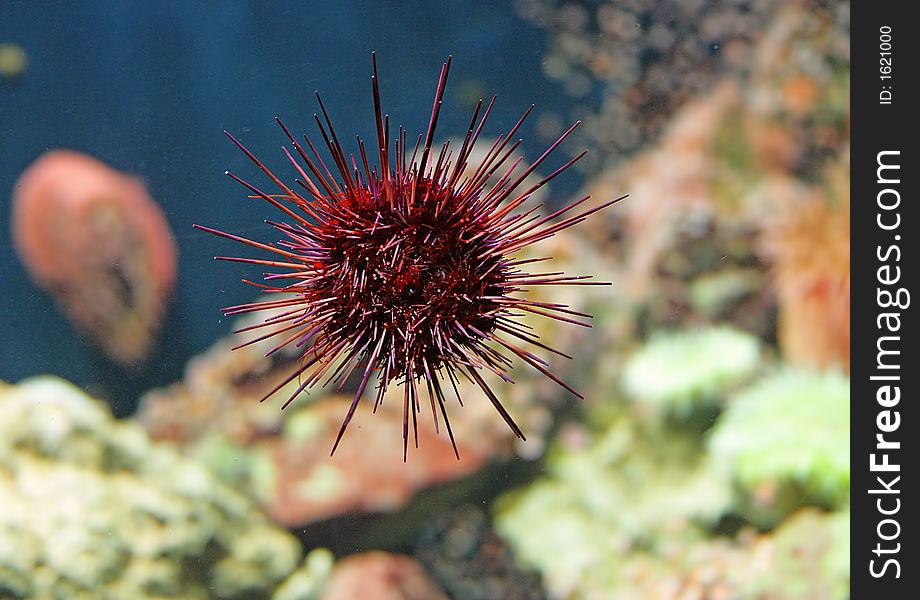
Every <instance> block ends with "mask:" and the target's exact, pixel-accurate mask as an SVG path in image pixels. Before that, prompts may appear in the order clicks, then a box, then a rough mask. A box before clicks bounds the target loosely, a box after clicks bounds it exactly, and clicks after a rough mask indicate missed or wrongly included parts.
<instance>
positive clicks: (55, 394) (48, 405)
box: [0, 377, 302, 598]
mask: <svg viewBox="0 0 920 600" xmlns="http://www.w3.org/2000/svg"><path fill="white" fill-rule="evenodd" d="M301 553H302V550H301V548H300V544H299V543H298V542H297V540H296V539H295V538H294V537H293V536H291V535H290V534H288V533H287V532H285V531H283V530H280V529H278V528H276V527H275V526H273V525H272V524H271V523H270V522H269V521H268V520H267V519H266V518H265V517H264V516H263V515H262V514H261V513H260V512H259V511H258V510H257V509H256V508H255V507H254V506H253V505H252V503H251V502H250V501H249V500H247V499H246V498H244V497H243V496H241V495H240V494H239V493H238V492H235V491H233V490H232V489H230V488H228V487H227V486H225V485H223V484H221V483H220V482H219V481H218V480H217V479H216V478H215V477H214V476H213V475H211V474H210V473H209V472H208V471H207V470H206V469H205V468H204V467H201V466H199V465H198V464H196V463H194V462H191V461H189V460H187V459H184V458H182V457H180V456H179V455H178V454H177V453H176V452H175V451H174V450H173V449H171V448H169V447H167V446H164V445H162V444H154V443H151V442H150V441H149V440H148V438H147V436H146V434H144V432H143V431H142V430H141V429H140V428H139V427H137V426H136V425H133V424H130V423H124V422H116V421H115V420H113V419H112V417H111V415H110V414H109V413H108V411H107V409H106V408H105V407H104V405H102V404H101V403H100V402H98V401H95V400H93V399H91V398H89V397H88V396H85V395H84V394H83V393H82V392H80V391H79V390H78V389H76V388H74V387H72V386H71V385H69V384H67V383H65V382H63V381H61V380H58V379H55V378H51V377H41V378H35V379H30V380H28V381H25V382H23V383H20V384H19V385H16V386H9V385H5V384H3V385H2V387H0V596H2V597H5V598H6V597H11V598H42V597H67V598H153V597H165V596H172V597H183V598H268V597H269V596H270V594H271V592H272V591H273V589H274V588H275V587H276V586H277V585H278V584H279V583H281V582H282V581H283V580H284V579H285V578H286V577H288V576H289V575H291V574H292V573H299V571H298V569H301Z"/></svg>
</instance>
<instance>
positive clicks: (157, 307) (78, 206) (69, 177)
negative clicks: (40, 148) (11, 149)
mask: <svg viewBox="0 0 920 600" xmlns="http://www.w3.org/2000/svg"><path fill="white" fill-rule="evenodd" d="M12 227H13V232H12V233H13V241H14V245H15V247H16V251H17V253H18V254H19V257H20V259H21V260H22V263H23V265H24V266H25V267H26V270H28V272H29V274H30V275H31V277H32V279H33V280H34V281H35V283H36V284H38V285H39V286H40V287H41V288H43V289H45V290H46V291H48V292H49V293H50V294H52V295H53V296H54V298H55V300H56V301H57V303H58V305H59V306H60V308H61V309H62V310H63V311H64V312H65V313H66V314H67V316H68V318H69V319H70V320H71V322H72V323H73V324H74V325H75V326H76V328H77V329H79V330H80V331H81V332H83V333H84V334H86V335H87V336H89V337H90V338H91V339H92V340H93V341H94V342H95V343H96V344H97V345H98V346H99V347H100V348H102V350H103V351H104V352H105V353H106V354H107V355H108V356H109V357H111V358H112V359H113V360H116V361H118V362H120V363H123V364H126V365H133V364H138V363H141V362H143V361H144V359H145V358H146V357H147V354H148V352H149V351H150V349H151V346H152V345H153V342H154V340H155V336H156V333H157V330H158V328H159V325H160V321H161V319H162V317H163V314H164V312H165V310H166V304H167V300H168V297H169V295H170V293H171V291H172V288H173V285H174V283H175V278H176V245H175V241H174V240H173V236H172V233H171V231H170V229H169V225H168V223H167V222H166V217H165V216H164V215H163V213H162V212H161V210H160V208H159V207H158V206H157V204H156V202H154V200H153V199H152V198H151V197H150V195H149V194H148V193H147V190H146V189H144V185H143V184H142V183H141V182H140V181H139V180H137V179H135V178H133V177H129V176H127V175H123V174H121V173H119V172H117V171H115V170H114V169H112V168H110V167H108V166H106V165H104V164H102V163H101V162H99V161H97V160H96V159H94V158H92V157H90V156H87V155H85V154H81V153H79V152H74V151H70V150H52V151H49V152H46V153H45V154H43V155H42V156H40V157H39V158H38V159H37V160H36V161H35V162H34V163H32V165H30V166H29V168H28V169H26V170H25V172H23V174H22V176H20V178H19V180H18V181H17V182H16V185H15V187H14V192H13V208H12Z"/></svg>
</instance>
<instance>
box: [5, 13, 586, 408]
mask: <svg viewBox="0 0 920 600" xmlns="http://www.w3.org/2000/svg"><path fill="white" fill-rule="evenodd" d="M544 39H545V32H543V31H541V30H538V29H536V28H534V27H533V26H531V25H529V24H527V23H525V22H523V21H522V20H520V19H519V18H518V17H517V16H516V15H515V14H514V12H513V10H512V7H511V5H510V3H506V2H497V1H492V0H468V1H449V0H438V1H427V2H400V1H396V0H380V1H368V2H331V1H329V2H297V1H284V2H255V1H249V2H246V1H241V0H221V1H209V2H181V3H179V2H159V1H153V2H134V1H129V2H113V1H111V0H95V1H84V2H53V3H52V2H33V1H31V0H23V1H15V2H14V1H10V0H0V43H2V42H5V41H6V42H14V43H16V44H18V45H19V46H21V47H22V48H23V49H24V50H25V51H26V53H27V54H28V56H29V61H30V66H29V69H28V71H27V73H26V74H25V75H24V76H23V77H22V78H21V79H19V80H18V81H12V82H11V81H2V80H0V282H2V286H3V287H2V290H3V293H2V294H0V311H2V318H0V344H2V349H0V379H2V380H6V381H13V382H15V381H17V380H19V379H21V378H23V377H26V376H29V375H33V374H38V373H54V374H57V375H60V376H63V377H66V378H68V379H70V380H72V381H74V382H76V383H77V384H79V385H81V386H84V387H88V388H90V389H95V390H98V391H99V392H100V393H102V394H104V395H107V396H109V397H110V398H111V399H112V400H113V403H114V407H115V409H116V412H118V413H121V414H126V413H127V412H129V411H130V410H132V408H133V404H134V402H135V399H136V397H137V395H138V393H139V392H140V391H142V390H144V389H147V388H149V387H151V386H156V385H164V384H167V383H169V382H171V381H174V380H176V379H178V378H179V377H181V375H182V370H183V368H184V365H185V363H186V362H187V360H188V359H189V358H190V357H191V356H192V355H194V354H196V353H199V352H201V351H203V350H204V349H205V348H207V347H208V346H209V345H210V344H212V343H213V342H214V341H215V340H216V339H217V338H218V337H219V336H221V335H224V334H226V333H227V332H228V331H229V329H230V327H229V325H230V324H229V322H228V321H227V320H225V319H222V317H221V315H220V312H219V309H220V307H222V306H226V305H231V304H237V303H241V302H247V301H250V300H251V299H252V298H253V296H254V295H255V293H254V290H253V289H252V288H250V287H248V286H245V285H243V284H242V283H240V278H241V277H244V276H247V275H248V276H249V277H258V276H259V272H258V270H257V269H252V268H248V267H243V266H238V265H229V264H227V263H215V262H213V261H212V260H211V258H212V256H214V255H216V254H235V253H237V252H242V253H244V254H245V253H246V252H247V250H246V249H245V248H242V247H239V248H238V247H236V246H235V245H234V244H233V243H232V242H229V241H227V240H222V239H217V238H213V237H212V236H209V235H207V234H202V233H200V232H198V231H197V230H194V229H192V223H202V224H207V225H210V226H214V227H217V228H220V229H224V230H228V231H234V232H244V233H245V234H246V235H248V236H251V237H254V238H256V239H261V240H263V241H269V240H272V239H274V236H273V235H272V234H271V229H270V228H269V227H268V226H266V225H264V224H263V222H262V221H263V219H265V218H276V217H277V214H274V213H272V211H271V209H270V207H267V206H265V205H264V203H260V202H257V201H250V200H247V199H246V198H245V192H244V191H243V189H242V188H241V187H240V186H239V185H238V184H236V183H234V182H233V181H231V180H229V179H228V178H227V177H225V176H224V175H223V172H224V170H225V169H228V168H229V169H231V170H233V171H235V172H237V173H239V174H241V175H243V176H244V177H245V178H247V179H250V180H252V181H254V182H258V183H260V184H264V183H265V180H264V179H262V178H261V177H260V173H258V172H257V171H256V169H255V168H254V167H253V166H252V165H251V164H249V163H247V160H246V159H245V157H243V156H242V155H241V153H240V152H239V151H237V150H236V149H235V148H234V147H233V146H232V145H231V144H230V142H229V141H228V140H227V139H226V138H225V137H224V136H223V133H222V131H223V130H224V129H228V130H229V131H231V132H232V133H234V135H237V136H238V137H239V138H240V139H241V140H242V141H243V142H244V143H245V144H246V145H247V146H248V147H250V149H252V150H253V151H254V152H255V153H256V154H257V155H258V156H260V157H262V158H263V159H264V160H265V162H266V163H267V164H268V165H270V166H272V167H277V168H278V169H279V170H280V171H281V172H283V173H285V174H288V175H289V179H293V174H292V173H291V170H290V169H289V168H285V166H284V157H283V155H282V154H281V151H280V147H281V145H282V144H283V142H284V139H283V137H282V134H281V132H280V130H279V129H278V128H277V126H276V125H275V124H274V123H273V118H274V117H275V116H276V115H278V116H280V117H281V118H282V119H284V120H285V122H286V123H287V124H288V126H289V127H291V128H292V129H293V130H295V131H300V132H303V131H309V132H311V133H312V132H313V131H314V130H313V129H312V128H311V124H310V119H311V118H312V115H313V111H314V110H315V108H316V103H315V99H314V98H313V91H314V90H316V89H319V90H320V91H321V92H322V94H323V97H324V101H325V102H326V104H327V107H329V108H330V109H331V113H332V118H333V122H334V123H335V125H336V129H337V131H338V133H339V136H340V138H342V140H343V142H346V146H347V150H348V151H351V150H352V144H351V140H353V139H354V138H353V134H354V133H358V134H360V135H362V136H363V137H364V138H365V139H366V140H373V139H374V136H373V120H372V113H371V109H372V101H371V95H370V52H371V50H376V51H377V53H378V59H379V67H380V72H381V89H382V96H383V102H384V109H385V111H386V112H388V113H390V115H391V120H392V121H393V124H396V123H403V124H405V125H406V126H407V127H408V128H409V130H410V138H411V137H412V135H411V133H412V132H421V131H423V130H424V127H425V126H426V124H427V120H428V115H429V113H430V110H431V101H432V95H433V92H434V87H435V84H436V81H437V75H438V71H439V69H440V66H441V63H442V62H443V60H444V59H445V58H446V57H447V55H448V54H453V55H454V64H453V67H452V70H451V81H450V82H449V87H448V92H447V97H446V102H445V106H444V111H443V113H442V117H441V121H440V125H439V136H438V137H439V139H444V138H446V137H452V138H456V137H457V136H459V135H462V134H463V132H464V131H465V128H466V126H467V124H468V120H469V114H470V99H469V96H470V93H471V91H475V90H482V93H484V94H491V93H497V94H498V96H499V99H498V103H497V105H496V107H495V110H494V112H493V117H492V119H491V123H492V124H491V127H489V128H488V131H487V132H486V133H487V134H490V135H496V134H498V133H499V132H501V131H504V130H507V129H508V128H510V127H511V126H512V125H513V124H514V122H515V121H516V120H517V118H518V117H519V116H520V114H521V112H522V111H523V110H524V109H526V108H527V106H529V105H530V104H531V103H532V102H534V103H537V105H538V107H537V111H536V113H535V115H539V113H540V111H543V110H553V111H563V109H564V107H565V105H566V99H565V97H564V96H563V94H562V92H561V90H560V89H559V88H558V86H556V85H555V84H551V83H548V82H547V81H546V80H545V79H544V77H543V75H542V71H541V66H540V61H541V54H542V51H543V44H544ZM464 96H465V97H464ZM563 112H564V111H563ZM535 120H536V119H532V120H531V122H530V124H529V125H528V126H526V127H525V128H524V129H523V130H522V134H523V136H524V138H525V143H524V145H523V146H522V147H523V149H524V152H525V154H527V155H529V156H530V157H535V156H537V155H539V154H540V152H542V149H543V148H542V145H541V142H540V141H538V140H537V139H536V136H535V134H534V122H535ZM52 148H73V149H77V150H80V151H83V152H87V153H89V154H91V155H93V156H95V157H97V158H99V159H101V160H102V161H104V162H106V163H108V164H110V165H112V166H114V167H115V168H117V169H119V170H122V171H125V172H128V173H134V174H137V175H139V176H141V177H142V178H143V179H144V180H145V181H146V183H147V185H148V187H149V190H150V192H151V194H152V196H153V197H154V198H155V199H156V200H157V201H158V202H159V203H160V205H161V206H162V207H163V209H164V211H165V213H166V215H167V218H168V219H169V222H170V225H171V226H172V228H173V230H174V232H175V234H176V237H177V239H178V244H179V252H180V265H179V279H178V285H177V293H176V295H175V297H174V301H173V305H172V307H171V310H170V313H169V319H168V322H167V323H166V325H165V329H164V332H163V335H162V342H161V347H160V348H159V349H158V351H157V352H156V355H155V356H154V357H153V359H152V360H151V362H150V363H149V364H148V365H147V366H146V367H145V368H144V369H142V370H140V371H129V370H123V369H120V368H118V367H117V366H115V365H114V364H112V363H111V362H109V361H107V360H106V359H105V358H104V357H103V356H102V355H101V354H100V353H99V352H97V351H96V350H94V349H93V348H92V347H91V346H90V345H89V344H88V343H87V342H85V341H84V340H82V339H81V338H80V337H79V336H78V335H77V334H76V333H75V332H74V331H73V330H72V328H71V327H70V325H69V324H68V323H67V321H66V319H65V318H64V317H63V315H62V314H61V313H59V312H58V311H57V310H56V309H55V307H54V305H53V302H52V300H51V298H50V297H49V296H48V295H46V294H45V293H44V292H43V291H41V290H40V289H38V288H37V287H36V286H35V285H34V284H33V283H32V282H31V281H30V280H29V278H28V276H27V274H26V273H25V271H24V270H23V268H22V266H21V265H20V264H19V262H18V260H17V258H16V256H15V254H14V252H13V250H12V247H11V243H10V235H9V202H10V192H11V190H12V187H13V185H14V182H15V180H16V178H17V177H18V175H19V174H20V173H21V172H22V171H23V170H24V169H25V168H26V167H27V166H28V165H29V163H31V162H32V161H33V160H34V159H35V158H36V157H38V156H39V155H40V154H41V153H42V152H44V151H46V150H48V149H52ZM565 158H566V157H565V156H562V155H560V156H559V157H557V161H554V162H553V167H555V165H558V164H559V163H560V162H562V161H563V160H564V159H565ZM546 170H547V171H548V170H550V169H549V168H547V169H546ZM564 179H565V180H564V181H562V182H560V183H559V184H558V185H556V186H555V188H554V189H556V190H562V191H566V190H568V191H571V190H573V189H574V187H575V186H576V185H577V176H576V175H574V174H570V175H568V176H567V177H566V178H564Z"/></svg>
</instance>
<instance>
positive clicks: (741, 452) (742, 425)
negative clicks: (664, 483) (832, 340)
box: [709, 369, 850, 525]
mask: <svg viewBox="0 0 920 600" xmlns="http://www.w3.org/2000/svg"><path fill="white" fill-rule="evenodd" d="M849 439H850V382H849V379H848V378H846V377H845V376H843V375H841V374H840V373H838V372H827V373H814V372H807V371H797V370H792V369H786V370H782V371H779V372H777V373H775V374H773V375H770V376H768V377H766V378H764V379H763V380H762V381H760V382H758V383H756V384H755V385H754V386H753V387H751V388H750V389H748V390H745V391H744V392H742V393H740V394H739V395H738V396H737V397H735V398H733V399H732V400H731V402H730V403H729V405H728V409H727V410H726V412H725V414H723V415H722V417H721V418H720V419H719V421H718V423H717V424H716V426H715V428H714V429H713V431H712V432H711V437H710V438H709V447H710V449H711V451H712V453H713V455H714V456H715V457H716V459H717V460H719V461H720V462H723V463H725V464H726V465H727V466H728V468H729V470H730V471H731V473H732V476H733V478H734V480H735V481H736V482H737V483H738V485H739V486H740V488H741V490H743V494H744V501H743V502H742V506H741V508H740V510H741V512H743V513H744V514H745V516H746V517H747V518H748V519H750V520H751V521H753V522H755V523H758V524H768V525H772V524H775V523H776V522H778V521H779V520H781V519H782V518H783V517H785V516H786V515H787V514H788V513H790V512H791V511H792V510H793V509H795V508H798V507H799V506H802V505H804V504H818V505H822V506H827V507H831V508H841V507H844V506H845V505H847V504H848V503H849V496H850V442H849Z"/></svg>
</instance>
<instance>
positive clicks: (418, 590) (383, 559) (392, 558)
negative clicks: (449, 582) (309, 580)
mask: <svg viewBox="0 0 920 600" xmlns="http://www.w3.org/2000/svg"><path fill="white" fill-rule="evenodd" d="M356 598H361V599H362V600H447V596H445V595H444V593H443V592H441V590H439V589H438V588H437V586H436V585H435V584H434V583H433V582H432V581H431V579H430V578H429V577H428V575H427V574H426V573H425V571H424V570H423V569H422V567H421V566H420V565H419V564H418V563H417V562H415V560H413V559H412V558H410V557H408V556H402V555H398V554H388V553H386V552H376V551H375V552H364V553H361V554H354V555H352V556H349V557H347V558H344V559H342V560H340V561H339V562H338V563H336V566H335V569H334V570H333V571H332V576H331V577H330V579H329V584H328V585H327V586H326V590H325V592H324V593H323V596H322V600H355V599H356Z"/></svg>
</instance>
